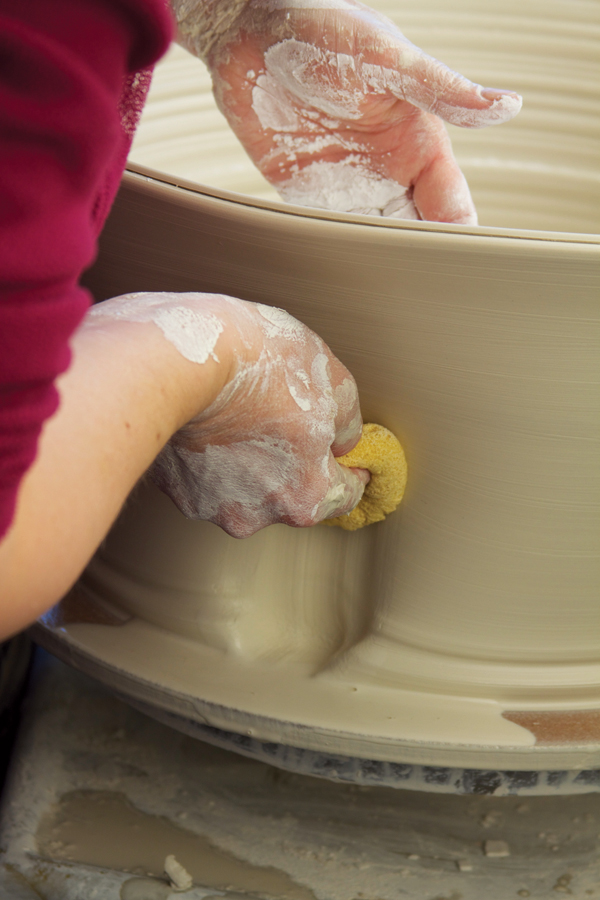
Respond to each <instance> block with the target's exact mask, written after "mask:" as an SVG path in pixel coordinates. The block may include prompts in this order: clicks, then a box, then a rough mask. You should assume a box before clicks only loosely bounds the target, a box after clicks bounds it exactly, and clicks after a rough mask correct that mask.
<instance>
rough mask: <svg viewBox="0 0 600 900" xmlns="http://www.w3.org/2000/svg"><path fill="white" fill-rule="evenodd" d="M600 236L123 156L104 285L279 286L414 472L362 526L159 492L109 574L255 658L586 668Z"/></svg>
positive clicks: (247, 293) (398, 678)
mask: <svg viewBox="0 0 600 900" xmlns="http://www.w3.org/2000/svg"><path fill="white" fill-rule="evenodd" d="M597 249H598V247H597V243H596V241H595V240H594V239H593V238H588V237H586V236H583V235H582V236H573V235H571V236H568V235H564V236H561V235H556V234H555V235H553V234H550V233H547V234H544V233H527V232H514V233H512V234H510V233H508V232H504V233H503V232H502V231H499V230H496V231H495V232H494V231H493V230H491V229H478V230H475V231H474V233H469V230H468V229H465V228H456V227H453V226H435V227H432V226H430V225H427V224H425V223H410V224H405V223H381V222H380V221H377V222H376V223H374V224H371V223H370V222H367V221H364V220H363V221H352V220H350V219H349V218H348V217H346V220H344V217H343V216H341V217H340V216H338V217H335V216H331V215H328V214H326V213H322V214H319V213H317V214H311V213H302V212H299V211H294V210H284V209H283V208H282V209H279V210H277V209H267V208H260V205H259V204H257V205H256V206H254V205H252V203H251V202H250V201H249V202H248V203H240V202H236V201H234V200H233V199H228V198H227V197H226V196H223V197H218V196H210V195H207V194H205V193H202V192H201V191H200V190H199V189H195V190H193V189H186V190H183V189H181V188H177V187H175V186H173V185H170V184H168V183H161V182H160V181H158V180H152V179H149V178H148V177H145V176H143V175H141V174H135V173H130V174H128V175H127V176H126V178H125V181H124V184H123V188H122V190H121V193H120V196H119V199H118V201H117V204H116V207H115V209H114V211H113V214H112V216H111V219H110V221H109V223H108V226H107V228H106V230H105V234H104V237H103V242H102V253H101V258H100V262H99V264H98V265H97V267H96V269H95V270H94V271H93V272H92V273H91V276H90V282H91V283H92V284H93V287H94V289H95V292H96V295H97V296H100V297H108V296H115V295H118V294H120V293H125V292H129V291H133V290H136V289H137V290H139V289H140V288H144V289H146V290H169V291H186V290H206V291H215V292H222V293H229V294H232V295H235V296H241V297H243V298H245V299H249V300H256V301H260V302H263V303H265V302H266V303H270V304H273V305H277V306H281V307H284V308H285V309H287V310H288V311H289V312H290V313H292V314H293V315H295V316H297V317H298V318H299V319H301V320H302V321H304V322H305V323H306V324H307V325H309V326H310V327H311V328H313V329H315V330H316V331H317V332H318V333H319V334H321V336H322V337H323V338H324V339H325V340H326V341H327V343H328V344H329V345H330V346H331V347H332V349H333V351H334V352H335V353H336V354H337V355H338V356H339V357H340V358H341V359H342V361H343V362H344V363H345V364H346V365H347V366H348V367H349V369H350V370H351V371H352V372H353V374H354V375H355V377H356V379H357V382H358V386H359V392H360V396H361V402H362V408H363V413H364V417H365V420H367V421H374V422H379V423H381V424H383V425H385V426H386V427H388V428H389V429H391V430H392V431H393V432H394V433H395V434H397V436H398V437H399V439H400V440H401V442H402V444H403V445H404V447H405V450H406V454H407V459H408V465H409V481H408V488H407V492H406V496H405V499H404V501H403V503H402V506H401V508H400V509H399V510H398V511H397V512H396V513H394V514H393V515H392V516H391V517H390V518H389V519H388V520H387V521H386V522H385V523H383V524H381V525H377V526H373V527H372V528H370V529H368V530H366V531H364V532H357V533H352V534H347V533H335V534H332V533H331V532H332V530H330V529H324V528H319V527H316V528H314V529H311V530H310V531H308V532H299V531H294V530H290V529H286V528H285V527H277V528H273V529H269V530H267V532H265V533H264V535H257V536H255V537H254V538H251V539H250V540H249V541H247V542H241V543H240V542H236V541H235V540H233V539H231V538H229V537H227V536H226V535H224V534H222V533H220V532H219V531H218V530H217V529H216V528H215V527H214V526H211V525H207V524H204V523H193V522H188V521H186V520H184V519H183V517H181V516H180V514H179V513H178V512H177V511H175V510H174V509H170V508H169V501H167V500H165V499H164V498H162V497H161V498H158V499H157V498H156V497H150V496H148V497H145V498H141V499H138V500H137V501H133V502H132V503H130V505H129V507H128V508H127V509H126V510H125V513H124V515H123V517H122V519H121V521H120V523H119V524H118V525H117V527H116V529H115V530H114V531H113V534H112V535H111V536H110V537H109V538H108V541H107V542H106V544H105V546H104V548H103V549H102V550H101V551H100V554H99V557H98V559H97V561H96V562H95V563H94V564H93V565H92V568H91V570H90V575H93V578H94V580H95V582H96V583H98V584H99V586H100V587H101V589H102V590H103V591H104V592H105V594H106V595H108V596H112V597H113V599H117V600H118V602H119V603H121V604H122V605H123V606H125V607H126V608H129V609H131V610H132V611H135V612H137V613H138V614H140V615H143V616H145V617H147V618H151V619H152V620H153V621H155V622H157V623H159V624H162V625H165V626H166V627H168V628H171V629H174V630H177V631H179V632H180V633H187V634H189V635H190V636H191V635H194V636H196V637H197V638H198V639H200V640H202V641H206V642H208V643H212V644H214V645H215V646H227V647H230V648H237V649H238V651H239V652H241V653H242V654H247V655H249V656H251V657H252V656H254V657H260V658H281V657H285V655H286V654H289V655H290V656H291V658H293V659H296V660H304V661H305V662H306V663H307V664H308V665H309V666H310V667H312V668H313V669H314V668H318V669H322V668H323V667H327V666H330V665H334V666H339V665H342V666H350V667H351V668H352V669H353V670H354V668H355V667H356V666H358V668H359V670H360V672H361V673H362V675H361V677H363V678H366V679H367V680H369V679H370V678H374V679H376V680H381V679H384V680H385V681H386V683H388V682H389V683H392V684H396V683H397V684H406V683H413V682H414V680H415V679H417V680H418V679H423V678H427V677H428V676H427V674H426V673H427V672H428V671H429V672H431V671H432V666H434V668H435V669H436V673H437V675H436V677H438V678H444V677H447V678H452V679H454V680H455V681H458V682H460V683H461V684H462V685H463V688H462V689H464V690H467V692H468V690H469V688H468V684H469V683H470V682H472V683H473V684H475V682H477V683H478V685H479V686H478V687H477V690H480V689H481V672H480V671H479V669H478V666H479V664H480V662H485V664H486V665H487V666H488V668H487V669H486V671H487V675H486V676H485V678H484V681H485V682H486V683H490V682H491V683H494V684H496V688H494V689H493V690H492V693H494V691H495V690H497V691H500V692H502V691H504V690H505V689H507V686H508V685H510V690H511V691H512V692H513V693H514V692H516V693H517V694H518V692H519V690H521V688H519V681H520V679H522V672H521V668H520V667H521V665H526V666H530V667H531V666H532V664H534V668H533V669H531V672H530V675H531V677H530V679H529V683H528V687H527V686H526V685H521V687H522V690H526V689H529V688H531V689H533V686H534V685H535V684H538V682H539V684H538V687H539V686H540V685H542V684H546V686H547V687H548V689H551V688H552V686H553V685H554V686H555V687H556V685H557V684H558V683H563V682H564V679H565V677H566V676H565V672H568V671H570V669H569V666H568V665H567V666H564V665H563V664H569V663H571V664H573V666H574V668H573V675H572V678H571V676H568V677H567V682H568V688H569V689H571V688H573V689H574V688H575V686H576V685H577V684H579V686H580V687H581V686H582V684H581V677H582V676H581V672H580V670H579V668H578V666H579V664H581V663H586V662H589V663H592V662H593V661H594V660H596V661H597V657H598V648H599V647H600V616H598V596H599V584H600V580H599V577H598V576H599V572H598V557H597V543H598V527H597V522H598V519H597V505H596V503H597V500H598V488H599V474H600V470H599V466H598V455H597V440H598V437H599V433H598V432H599V427H600V409H599V395H598V391H597V387H596V382H597V375H598V366H597V352H596V351H597V346H598V338H599V334H598V300H597V298H598V296H599V295H600V291H599V290H598V288H599V287H600V286H599V285H598V283H597V278H598V266H597V258H598V257H597ZM146 490H149V489H146ZM149 510H150V511H149ZM111 573H112V574H111ZM353 646H354V647H355V649H354V650H350V649H349V648H351V647H353ZM459 658H460V659H461V660H463V662H464V670H461V671H459V670H458V669H457V666H456V660H457V659H459ZM557 663H560V664H561V666H560V667H558V668H557V669H556V670H555V675H548V670H549V667H552V666H553V665H554V666H556V664H557ZM490 665H491V668H490ZM515 665H516V669H518V670H519V673H520V674H519V675H518V677H517V676H515V675H514V672H513V669H514V668H515ZM536 666H537V668H536ZM492 669H493V672H492ZM534 670H535V671H534ZM476 672H479V674H478V675H477V677H475V678H474V677H473V675H474V674H475V673H476ZM536 672H537V673H538V674H537V675H536V674H535V673H536ZM444 673H446V675H445V676H444ZM511 673H512V674H511ZM544 673H545V674H544ZM577 673H579V674H577ZM584 681H585V678H584ZM473 689H475V688H473ZM540 689H541V688H540ZM584 693H585V691H584Z"/></svg>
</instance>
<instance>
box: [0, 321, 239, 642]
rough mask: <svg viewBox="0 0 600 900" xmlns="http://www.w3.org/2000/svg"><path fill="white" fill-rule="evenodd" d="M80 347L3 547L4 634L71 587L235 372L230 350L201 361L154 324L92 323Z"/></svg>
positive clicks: (0, 617)
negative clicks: (142, 482)
mask: <svg viewBox="0 0 600 900" xmlns="http://www.w3.org/2000/svg"><path fill="white" fill-rule="evenodd" d="M219 346H220V348H221V346H223V343H222V341H220V342H219ZM73 351H74V359H73V363H72V366H71V368H70V369H69V371H68V372H67V374H66V375H64V376H63V377H62V378H61V379H60V381H59V390H60V395H61V405H60V408H59V410H58V412H57V413H56V415H55V416H54V417H53V418H52V419H51V420H49V421H48V422H47V424H46V426H45V429H44V432H43V435H42V439H41V442H40V447H39V452H38V456H37V459H36V462H35V463H34V465H33V466H32V468H31V469H30V471H29V472H28V473H27V475H26V476H25V478H24V480H23V482H22V485H21V489H20V492H19V499H18V506H17V512H16V516H15V519H14V521H13V525H12V528H11V529H10V531H9V532H8V534H7V536H6V537H5V539H4V540H3V541H2V543H0V572H1V573H2V574H1V577H0V639H1V638H2V637H5V636H7V635H9V634H11V633H13V632H15V631H18V630H19V629H21V628H23V627H24V626H25V625H27V624H28V623H30V622H32V621H33V620H34V619H35V618H36V617H37V616H38V615H40V613H42V612H43V611H44V610H45V609H47V608H48V607H49V606H50V605H52V603H54V602H56V601H57V600H58V599H59V598H60V597H61V596H62V595H63V594H64V593H65V592H66V591H67V590H68V589H69V587H70V586H71V585H72V584H73V582H74V581H75V580H76V578H77V577H78V576H79V574H80V572H81V571H82V569H83V568H84V567H85V565H86V564H87V562H88V560H89V559H90V557H91V555H92V554H93V553H94V551H95V549H96V548H97V546H98V544H99V543H100V542H101V540H102V539H103V537H104V536H105V534H106V533H107V531H108V529H109V528H110V526H111V524H112V522H113V521H114V519H115V518H116V516H117V515H118V513H119V510H120V509H121V507H122V505H123V503H124V501H125V499H126V497H127V495H128V494H129V492H130V491H131V489H132V488H133V486H134V485H135V483H136V482H137V481H138V479H139V478H140V477H141V476H142V475H143V473H144V472H145V471H146V469H147V468H148V466H149V465H150V464H151V463H152V461H153V459H154V458H155V456H156V455H157V453H158V452H159V451H160V450H161V448H162V447H163V445H164V444H165V443H166V442H167V441H168V439H169V438H170V437H171V435H172V434H173V433H174V432H175V431H176V430H177V429H178V428H179V427H181V426H182V425H183V424H184V423H185V422H187V421H188V420H189V419H190V418H191V417H192V416H193V415H195V414H196V413H197V412H198V411H199V410H201V409H202V408H204V407H205V406H208V405H209V404H210V403H211V402H212V401H213V400H214V398H215V397H216V396H217V394H218V393H219V391H220V390H221V387H222V385H223V383H224V382H225V380H226V378H227V377H228V365H227V360H228V356H227V353H226V352H225V353H223V352H221V353H220V359H221V362H220V363H217V362H216V361H214V360H213V359H209V360H207V362H206V363H205V364H204V365H202V366H198V365H197V364H195V363H193V362H190V361H188V360H187V359H185V358H184V357H183V356H182V355H181V354H180V353H178V352H177V351H176V350H175V348H174V347H173V346H172V345H171V344H170V343H169V342H168V341H166V340H165V339H164V337H163V336H162V334H161V333H160V331H159V329H158V328H156V326H155V325H153V324H150V323H148V324H138V323H129V322H112V321H111V320H105V319H102V320H100V323H96V324H94V325H90V323H89V322H88V323H87V324H85V325H84V327H82V328H81V329H80V330H79V332H77V334H76V335H75V338H74V340H73Z"/></svg>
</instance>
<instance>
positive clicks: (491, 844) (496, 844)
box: [483, 841, 510, 859]
mask: <svg viewBox="0 0 600 900" xmlns="http://www.w3.org/2000/svg"><path fill="white" fill-rule="evenodd" d="M483 852H484V853H485V855H486V856H489V857H490V858H491V859H500V858H501V857H503V856H510V847H509V846H508V844H507V843H506V841H485V842H484V845H483Z"/></svg>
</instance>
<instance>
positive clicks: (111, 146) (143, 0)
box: [0, 0, 171, 536]
mask: <svg viewBox="0 0 600 900" xmlns="http://www.w3.org/2000/svg"><path fill="white" fill-rule="evenodd" d="M170 35H171V26H170V18H169V15H168V12H167V10H166V7H165V5H164V0H26V2H15V0H0V536H2V535H3V534H4V533H5V531H6V530H7V528H8V527H9V524H10V521H11V519H12V516H13V514H14V507H15V502H16V496H17V491H18V486H19V483H20V480H21V479H22V477H23V475H24V473H25V472H26V470H27V469H28V468H29V466H30V465H31V463H32V462H33V460H34V458H35V455H36V448H37V442H38V438H39V434H40V431H41V428H42V425H43V422H44V420H45V419H47V418H48V417H49V416H51V415H52V414H53V413H54V412H55V410H56V408H57V406H58V392H57V390H56V388H55V386H54V382H55V380H56V378H57V376H58V375H59V374H60V373H61V372H64V371H65V369H67V368H68V365H69V362H70V351H69V347H68V341H69V338H70V336H71V335H72V333H73V331H74V330H75V329H76V327H77V325H78V324H79V322H80V321H81V319H82V317H83V315H84V313H85V311H86V309H87V307H88V305H89V302H90V298H89V296H88V294H87V292H86V291H85V290H84V289H83V288H81V287H79V285H78V281H79V277H80V275H81V273H82V272H83V270H84V269H86V268H87V267H88V266H89V265H90V264H91V262H92V261H93V259H94V256H95V252H96V239H97V234H98V230H99V227H100V225H101V222H102V220H103V218H104V215H105V214H106V212H107V211H108V208H109V206H110V202H111V201H112V197H113V195H114V193H115V192H116V188H117V186H118V181H119V178H120V175H121V172H122V167H123V164H124V159H125V156H126V152H127V147H128V142H129V140H130V137H131V135H130V134H128V133H127V132H128V131H131V129H130V128H129V129H128V128H127V127H126V126H125V127H124V123H125V116H124V110H123V97H124V96H125V95H126V92H127V90H129V92H130V93H131V85H132V83H133V81H132V73H135V72H137V71H138V70H139V69H141V68H144V67H147V66H150V65H152V63H153V62H154V61H155V60H156V59H157V58H158V57H159V56H160V55H161V54H162V53H163V52H164V50H165V49H166V47H167V45H168V42H169V40H170ZM133 80H135V79H133Z"/></svg>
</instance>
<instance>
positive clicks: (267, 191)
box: [130, 0, 600, 233]
mask: <svg viewBox="0 0 600 900" xmlns="http://www.w3.org/2000/svg"><path fill="white" fill-rule="evenodd" d="M370 5H371V6H373V7H374V8H376V9H378V10H380V11H381V12H383V13H385V14H386V15H387V16H389V17H390V18H391V19H393V20H394V21H395V22H396V23H397V24H398V26H399V27H400V28H401V29H402V31H403V32H404V33H405V34H406V36H407V37H408V38H409V39H410V40H412V41H413V42H414V43H416V44H418V45H419V46H421V47H422V48H423V49H424V50H425V51H426V52H427V53H429V54H430V55H432V56H435V57H437V58H439V59H441V60H443V61H444V62H445V63H447V65H449V66H451V67H452V68H454V69H456V70H457V71H459V72H461V73H462V74H464V75H465V76H467V77H468V78H470V79H471V80H472V81H475V82H479V83H481V84H483V85H486V86H489V87H501V88H510V89H512V90H516V91H518V92H519V93H521V94H522V95H523V98H524V105H523V110H522V111H521V113H520V114H519V115H518V116H517V118H516V119H515V120H514V121H513V122H510V123H508V124H505V125H501V126H495V127H491V128H485V129H482V130H476V131H473V130H469V129H460V128H457V127H454V126H448V128H449V131H450V133H451V137H452V142H453V146H454V150H455V154H456V156H457V158H458V161H459V163H460V165H461V167H462V169H463V171H464V173H465V175H466V177H467V180H468V182H469V185H470V187H471V191H472V193H473V196H474V199H475V204H476V206H477V210H478V213H479V221H480V224H482V225H488V226H496V227H501V228H524V229H533V230H547V231H563V232H564V231H567V232H569V231H570V232H579V233H596V232H598V231H600V174H599V172H598V165H597V160H598V155H599V149H600V142H599V137H600V134H599V123H600V99H599V97H598V92H597V90H596V86H597V85H598V83H600V66H599V62H598V60H599V56H598V52H597V46H598V45H597V39H595V38H596V35H595V32H597V30H598V22H597V5H596V4H595V3H589V2H585V0H550V2H544V3H542V2H541V0H529V2H526V3H523V2H516V0H512V2H508V3H503V4H502V6H501V7H498V4H497V3H495V2H492V0H460V2H459V3H457V4H448V3H447V2H444V0H421V2H419V3H418V4H409V3H406V2H402V0H376V2H374V3H371V4H370ZM130 158H131V160H132V161H133V162H137V163H139V164H142V165H145V166H149V167H151V168H155V169H158V170H160V171H164V172H168V173H169V174H171V175H176V176H179V177H181V178H185V179H188V180H192V181H196V182H200V183H202V184H205V185H208V186H210V187H214V188H220V189H222V190H228V191H237V192H239V193H242V194H250V195H252V196H254V197H257V198H261V199H265V200H278V199H279V197H278V195H277V193H276V191H275V190H274V189H273V188H272V187H271V186H270V185H269V184H268V183H267V182H266V181H265V179H264V178H263V177H262V175H261V174H260V173H259V172H258V170H257V169H255V168H254V166H253V164H252V163H251V162H250V160H249V159H248V157H247V156H246V154H245V152H244V150H243V149H242V147H241V145H240V144H239V143H238V141H237V139H236V137H235V136H234V134H233V132H232V131H231V130H230V128H229V126H228V125H227V122H226V121H225V119H224V117H223V116H222V115H221V113H220V112H219V110H218V109H217V107H216V104H215V101H214V99H213V96H212V91H211V80H210V75H209V73H208V71H207V70H206V68H205V66H204V65H203V64H202V63H200V62H199V61H198V60H197V59H195V58H194V57H192V56H190V54H188V53H187V52H186V51H184V50H182V49H181V48H180V47H178V46H173V48H172V49H171V50H170V51H169V53H168V55H167V56H166V57H165V59H164V60H163V61H162V62H161V63H160V64H159V65H158V66H157V69H156V71H155V74H154V80H153V84H152V88H151V91H150V95H149V99H148V103H147V105H146V109H145V111H144V115H143V117H142V121H141V123H140V127H139V129H138V132H137V134H136V138H135V141H134V144H133V148H132V153H131V157H130Z"/></svg>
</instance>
